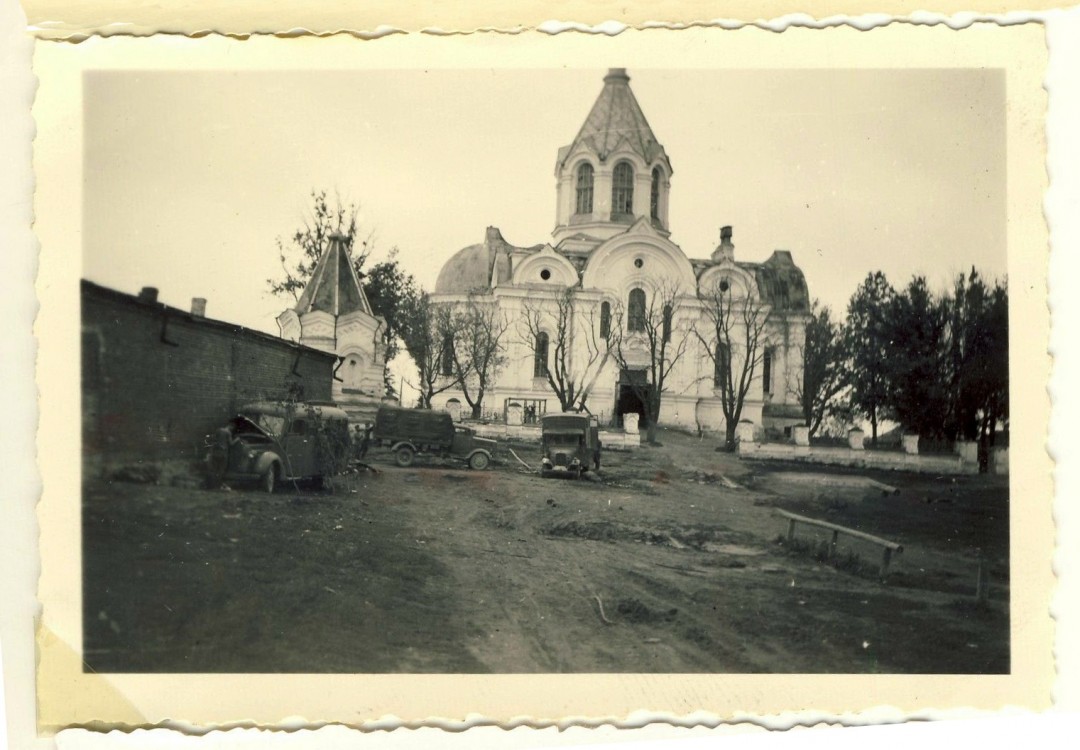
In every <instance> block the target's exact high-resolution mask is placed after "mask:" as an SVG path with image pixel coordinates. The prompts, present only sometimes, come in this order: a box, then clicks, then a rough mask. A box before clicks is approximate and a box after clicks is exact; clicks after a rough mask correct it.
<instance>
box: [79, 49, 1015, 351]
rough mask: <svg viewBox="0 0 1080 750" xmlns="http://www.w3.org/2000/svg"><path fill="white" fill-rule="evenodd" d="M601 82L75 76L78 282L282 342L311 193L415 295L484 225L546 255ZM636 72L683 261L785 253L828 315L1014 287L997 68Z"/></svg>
mask: <svg viewBox="0 0 1080 750" xmlns="http://www.w3.org/2000/svg"><path fill="white" fill-rule="evenodd" d="M613 64H618V61H613ZM604 72H605V71H604V70H585V71H582V70H545V71H520V70H500V71H490V70H485V71H431V72H425V71H376V72H356V73H352V72H326V73H310V72H304V73H295V74H291V73H284V74H282V73H252V72H243V73H234V72H228V71H222V72H208V73H187V72H184V73H159V72H152V73H132V72H95V73H90V74H87V76H86V78H85V102H86V109H85V118H86V119H85V129H84V134H85V136H84V137H85V144H84V146H85V151H84V152H85V154H86V163H85V183H86V184H85V191H84V195H85V206H84V242H85V246H84V249H85V253H84V276H85V277H86V278H88V279H90V280H92V281H95V282H98V283H101V284H104V285H106V286H110V287H113V288H116V289H119V290H122V291H125V292H137V291H138V290H139V288H140V287H142V286H157V287H158V288H159V289H160V293H161V299H162V301H164V302H167V303H169V304H173V305H175V306H177V307H182V308H187V307H188V306H189V305H190V299H191V297H196V296H199V297H207V298H209V306H208V310H207V313H208V315H209V316H210V317H214V318H219V319H223V320H228V321H232V322H236V323H240V324H243V325H246V326H249V327H252V328H257V329H260V330H265V331H268V332H271V333H277V326H276V324H275V322H274V318H275V316H276V315H277V314H278V313H279V312H280V311H281V310H282V309H283V307H284V301H283V300H280V299H276V298H273V297H271V296H270V295H269V294H268V293H267V291H266V288H267V287H266V279H267V278H268V277H271V276H275V275H277V274H279V273H280V267H279V266H278V264H277V255H276V250H275V245H274V240H275V238H276V237H278V236H287V235H289V234H290V233H291V232H292V231H293V230H295V229H296V228H297V226H298V225H299V223H300V221H301V218H302V215H303V213H304V212H305V210H306V208H307V207H308V205H309V204H310V199H309V197H308V195H309V193H310V191H311V189H312V188H326V189H328V190H330V191H335V190H336V191H338V192H339V193H340V194H341V195H342V196H344V197H345V198H347V199H352V200H355V201H356V202H358V203H360V204H361V206H362V219H363V223H364V225H365V226H366V227H367V228H368V229H373V230H374V231H375V232H376V235H377V242H376V251H375V254H374V256H373V257H374V259H375V260H379V259H381V258H383V257H385V254H386V252H387V251H388V250H389V249H390V248H391V247H397V248H398V249H399V251H400V255H399V257H400V259H401V260H402V262H403V263H404V265H405V266H406V267H407V268H408V269H409V270H410V271H411V272H412V273H414V274H415V275H416V277H417V279H418V280H419V281H420V282H421V283H422V284H423V285H425V286H426V287H428V288H430V287H432V286H433V285H434V282H435V278H436V276H437V275H438V271H439V268H440V266H441V264H442V263H443V261H445V260H446V259H447V258H448V257H449V256H450V255H452V254H453V253H454V252H455V251H457V250H458V249H460V248H461V247H464V246H465V245H470V244H473V243H476V242H480V241H481V240H482V239H483V236H484V229H485V227H487V226H488V225H494V226H498V227H499V228H500V229H501V230H502V233H503V236H504V237H506V239H507V240H508V241H510V242H511V243H513V244H516V245H533V244H537V243H541V242H545V241H548V240H549V239H550V233H551V230H552V229H553V227H554V222H555V177H554V167H555V157H556V152H557V150H558V148H559V147H560V146H563V145H567V144H569V143H570V142H571V141H572V139H573V138H574V136H575V135H576V133H577V130H578V128H579V127H580V126H581V124H582V122H583V121H584V119H585V116H586V115H587V114H588V112H589V109H590V107H591V106H592V103H593V101H594V100H595V98H596V96H597V94H598V93H599V92H600V89H601V87H602V78H603V75H604ZM629 73H630V77H631V84H630V85H631V88H632V89H633V90H634V93H635V94H636V96H637V98H638V101H639V102H640V104H641V106H642V109H643V111H644V112H645V116H646V117H647V118H648V120H649V123H650V125H651V126H652V128H653V131H654V132H655V134H656V136H657V138H658V140H659V141H660V142H661V143H662V144H663V145H664V147H665V148H666V150H667V153H668V155H669V157H670V158H671V163H672V166H673V168H674V174H673V176H672V187H671V206H670V222H671V232H672V235H671V239H672V241H674V242H675V243H677V244H678V245H680V246H681V247H682V249H683V250H684V251H685V252H686V254H687V255H689V256H690V257H707V256H708V255H709V253H710V252H711V251H712V249H713V248H714V247H715V245H716V244H717V242H718V239H719V228H720V226H721V225H723V224H731V225H733V226H734V240H735V254H736V258H737V259H740V260H751V261H761V260H765V259H766V258H767V257H768V256H769V254H770V253H771V252H772V251H773V250H774V249H778V248H782V249H788V250H791V251H792V254H793V256H794V258H795V262H796V263H797V264H798V265H799V266H801V267H802V269H803V270H804V272H805V274H806V278H807V283H808V284H809V287H810V292H811V295H813V296H815V297H818V298H820V299H821V300H822V301H823V302H825V303H827V304H829V305H830V306H832V307H834V308H837V309H838V311H839V310H842V308H843V307H844V306H845V305H846V301H847V299H848V297H849V296H850V295H851V293H852V291H853V290H854V288H855V287H856V286H857V284H858V283H859V282H860V281H861V280H862V278H863V277H864V276H865V275H866V273H867V272H869V271H872V270H878V269H880V270H883V271H885V272H886V274H887V275H888V276H889V278H890V280H892V281H893V283H894V284H897V285H900V284H902V283H904V282H906V280H907V279H909V278H910V277H911V276H912V274H915V273H921V274H925V275H927V276H928V277H929V278H930V280H931V283H932V284H934V285H935V286H938V287H943V286H944V285H945V284H946V283H947V282H948V281H949V279H950V278H951V277H952V276H953V275H954V274H955V273H957V272H960V271H963V270H965V269H967V268H970V267H971V266H972V265H974V266H976V267H978V268H979V269H980V270H982V271H984V272H985V273H987V274H989V275H991V276H1001V275H1003V274H1004V273H1005V262H1006V260H1005V226H1006V216H1005V107H1004V97H1005V83H1004V76H1003V75H1002V74H1001V73H1000V72H999V71H985V70H906V71H904V70H859V71H853V70H816V71H815V70H798V71H797V70H792V71H765V70H761V71H740V72H731V71H723V72H720V71H687V72H672V71H649V70H630V71H629Z"/></svg>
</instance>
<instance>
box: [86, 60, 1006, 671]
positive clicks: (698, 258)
mask: <svg viewBox="0 0 1080 750" xmlns="http://www.w3.org/2000/svg"><path fill="white" fill-rule="evenodd" d="M1004 80H1005V79H1004V73H1003V71H1000V70H914V71H861V70H824V71H821V70H813V71H792V70H779V71H771V70H770V71H753V70H751V71H738V72H714V71H680V70H664V71H662V72H658V71H655V70H647V69H646V70H640V71H639V70H634V69H626V68H621V67H612V68H608V69H606V70H605V69H600V70H587V69H585V70H572V71H559V70H530V71H423V70H407V71H392V72H387V73H378V72H362V73H338V72H327V73H316V74H312V73H297V74H289V73H283V74H274V75H272V76H271V75H266V74H261V73H239V74H229V73H226V72H219V71H211V72H200V73H176V72H165V73H155V72H147V73H140V72H131V71H123V72H100V73H96V72H95V73H88V74H87V75H86V79H85V94H84V112H85V128H86V131H85V134H86V143H85V158H86V163H85V168H84V174H85V175H86V180H87V190H86V193H85V201H86V203H85V207H84V214H83V216H84V227H85V233H84V237H83V241H84V243H85V255H84V258H83V268H84V280H83V282H82V287H81V304H82V325H81V351H82V360H81V363H82V412H81V417H82V425H83V457H84V467H83V477H84V479H83V488H84V495H83V511H82V512H83V516H82V522H83V525H82V542H83V553H84V556H83V566H84V567H83V571H84V576H83V594H84V599H83V636H84V654H85V663H86V669H88V670H93V671H95V672H126V671H131V672H147V671H167V672H217V671H223V672H289V671H314V672H465V673H481V672H514V673H520V672H650V671H657V672H695V671H704V672H837V673H848V672H917V673H918V672H922V673H939V672H944V673H991V674H993V673H1007V672H1008V671H1009V614H1008V610H1009V565H1008V563H1009V489H1008V466H1009V371H1008V361H1009V358H1008V334H1009V331H1008V302H1009V288H1008V279H1007V275H1006V253H1005V231H1004V229H1005V222H1006V213H1005V211H1004V205H1005V178H1006V172H1005V148H1004V147H1005V139H1004V127H1005V107H1004V104H1005V87H1004ZM928 631H930V632H933V633H934V637H933V638H932V639H927V638H926V634H927V632H928Z"/></svg>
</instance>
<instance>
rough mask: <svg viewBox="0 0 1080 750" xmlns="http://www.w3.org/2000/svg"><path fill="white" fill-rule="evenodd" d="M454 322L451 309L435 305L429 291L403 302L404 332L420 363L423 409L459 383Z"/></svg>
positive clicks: (412, 354) (415, 360)
mask: <svg viewBox="0 0 1080 750" xmlns="http://www.w3.org/2000/svg"><path fill="white" fill-rule="evenodd" d="M454 325H455V320H454V316H453V315H452V314H451V311H450V309H449V308H447V307H445V306H442V305H434V304H432V302H431V297H430V296H429V295H428V293H427V292H422V293H421V294H419V295H417V296H416V297H414V298H411V299H407V300H406V301H405V303H404V305H403V309H402V311H401V323H400V326H401V327H400V335H401V339H402V342H403V343H404V344H405V351H407V352H408V353H409V356H410V357H412V361H413V364H414V365H415V366H416V376H417V383H416V388H417V390H418V391H420V402H419V404H418V406H419V407H420V408H421V409H430V408H431V402H432V399H433V398H434V397H435V396H437V395H438V394H440V393H442V392H443V391H448V390H450V389H451V388H453V387H454V386H456V385H458V384H459V381H458V379H457V377H456V376H455V375H454V372H453V366H452V364H451V363H452V359H453V354H452V352H451V350H452V349H453V342H454V334H455V331H454Z"/></svg>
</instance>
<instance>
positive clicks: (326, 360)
mask: <svg viewBox="0 0 1080 750" xmlns="http://www.w3.org/2000/svg"><path fill="white" fill-rule="evenodd" d="M163 339H164V340H163ZM298 355H299V356H298ZM335 364H336V358H335V357H334V356H333V355H331V354H326V353H324V352H319V351H316V350H313V349H310V348H307V347H297V346H295V345H294V344H291V343H289V342H286V341H283V340H281V339H278V338H276V337H272V336H269V335H266V334H262V333H259V332H257V331H251V330H248V329H244V328H241V327H239V326H233V325H230V324H227V323H223V322H221V321H215V320H208V319H205V318H195V317H193V316H191V315H190V314H188V313H186V312H184V311H181V310H176V309H174V308H166V307H165V306H164V305H159V304H148V303H144V302H140V301H138V300H137V299H136V298H134V297H132V296H130V295H125V294H121V293H118V292H114V291H112V290H108V289H104V288H103V287H98V286H96V285H94V284H90V283H89V282H84V283H83V286H82V375H83V386H82V396H83V408H82V412H83V414H82V417H83V452H84V455H86V456H87V457H88V458H92V459H96V460H98V461H99V462H101V463H113V462H117V461H124V460H130V459H134V458H137V457H138V458H153V459H163V458H191V457H196V456H198V455H200V454H201V452H202V446H203V441H204V436H205V435H207V434H208V433H210V432H212V431H213V430H214V428H216V427H218V426H220V425H221V424H222V422H223V421H224V420H225V419H227V418H228V417H229V416H230V415H231V414H232V413H234V412H235V411H236V409H237V407H239V406H240V405H241V404H244V403H246V402H248V401H254V400H259V399H279V398H282V397H284V395H285V394H286V392H287V388H288V385H289V384H290V383H295V384H297V385H299V387H301V388H302V389H303V398H305V399H308V400H329V399H330V398H331V382H332V378H333V370H334V366H335ZM294 365H295V373H294Z"/></svg>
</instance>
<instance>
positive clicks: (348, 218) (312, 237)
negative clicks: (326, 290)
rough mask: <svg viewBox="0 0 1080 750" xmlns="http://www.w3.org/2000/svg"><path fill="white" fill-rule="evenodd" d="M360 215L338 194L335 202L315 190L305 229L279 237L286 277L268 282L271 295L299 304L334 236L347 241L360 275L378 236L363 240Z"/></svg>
mask: <svg viewBox="0 0 1080 750" xmlns="http://www.w3.org/2000/svg"><path fill="white" fill-rule="evenodd" d="M359 215H360V206H359V205H357V204H356V203H354V202H351V201H348V202H346V201H343V200H342V198H341V196H340V195H338V194H336V193H335V195H334V199H333V201H331V200H330V198H329V197H328V196H327V193H326V191H325V190H312V191H311V209H310V210H309V211H308V212H307V213H306V214H305V215H304V217H303V220H302V222H303V223H302V226H301V227H300V228H299V229H297V230H296V231H295V232H293V234H292V236H291V237H289V238H288V240H285V239H283V238H281V237H278V238H277V240H276V241H275V244H276V245H277V251H278V261H279V262H280V263H281V271H282V273H283V274H284V277H283V278H280V279H267V280H266V284H267V286H268V287H269V289H270V293H271V294H274V295H285V294H289V295H292V298H293V301H294V302H296V301H299V300H300V295H301V293H303V291H304V287H305V286H307V282H308V280H309V279H310V278H311V274H312V273H313V272H314V271H315V266H317V265H318V264H319V258H321V257H322V256H323V253H324V252H326V250H327V249H328V248H329V247H330V238H331V237H334V236H340V237H342V238H343V239H344V242H345V250H347V251H348V253H349V257H350V258H352V262H353V266H354V268H356V271H357V273H360V272H361V269H362V268H363V267H364V262H365V261H366V260H367V257H368V254H369V252H370V251H371V248H372V245H373V244H374V237H375V233H374V232H369V233H368V234H367V235H366V236H364V237H360V236H359V235H360V225H359V223H358V218H359ZM358 244H359V247H357V245H358Z"/></svg>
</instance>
